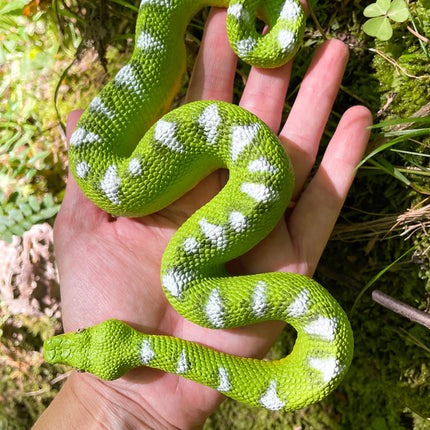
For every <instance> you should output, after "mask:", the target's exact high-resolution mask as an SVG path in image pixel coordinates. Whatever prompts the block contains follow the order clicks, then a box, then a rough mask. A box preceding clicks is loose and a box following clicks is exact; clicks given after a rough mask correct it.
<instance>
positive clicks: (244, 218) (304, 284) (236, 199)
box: [44, 0, 353, 410]
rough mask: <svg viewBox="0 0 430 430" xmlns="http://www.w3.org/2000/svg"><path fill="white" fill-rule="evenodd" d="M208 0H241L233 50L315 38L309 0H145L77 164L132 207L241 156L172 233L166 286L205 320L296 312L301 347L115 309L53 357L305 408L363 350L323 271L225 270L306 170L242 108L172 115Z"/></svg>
mask: <svg viewBox="0 0 430 430" xmlns="http://www.w3.org/2000/svg"><path fill="white" fill-rule="evenodd" d="M204 6H219V7H228V14H227V30H228V34H229V38H230V42H231V45H232V48H233V49H234V50H235V52H236V53H237V54H238V55H239V56H240V57H241V58H243V59H244V60H245V61H247V62H249V63H250V64H253V65H256V66H259V67H277V66H280V65H281V64H283V63H285V62H286V61H287V60H288V59H290V58H291V57H292V56H293V55H294V53H295V52H296V51H297V49H298V47H299V45H300V43H301V39H302V36H303V32H304V14H303V11H302V9H301V6H300V3H299V2H298V1H296V0H273V1H267V0H266V1H263V0H261V1H256V0H232V1H227V0H142V2H141V5H140V10H139V15H138V19H137V25H136V40H135V49H134V53H133V56H132V58H131V60H130V62H129V63H128V64H127V65H126V66H125V67H123V68H122V69H121V70H120V71H119V72H118V74H117V75H116V77H115V78H114V80H113V81H112V82H110V83H109V84H108V85H107V86H106V87H105V88H104V89H103V90H102V92H101V93H100V94H99V96H97V97H96V98H95V99H94V100H93V101H92V102H91V104H90V106H89V107H88V109H87V110H86V111H85V112H84V114H83V116H82V117H81V119H80V121H79V123H78V124H77V127H76V129H75V131H74V133H73V134H72V137H71V140H70V149H69V160H70V168H71V170H72V172H73V174H74V176H75V178H76V181H77V182H78V184H79V186H80V187H81V188H82V190H83V191H84V193H85V194H86V195H87V196H88V197H89V198H90V199H91V200H92V201H93V202H94V203H95V204H96V205H97V206H99V207H100V208H102V209H104V210H105V211H107V212H109V213H111V214H113V215H116V216H132V217H133V216H143V215H147V214H151V213H154V212H156V211H158V210H160V209H162V208H164V207H166V206H167V205H169V204H170V203H172V202H173V201H174V200H176V199H177V198H178V197H180V196H181V195H183V194H184V193H186V192H187V191H189V190H190V189H191V188H192V187H193V186H195V185H196V184H197V183H198V182H199V181H201V180H202V179H203V178H204V177H206V176H207V175H208V174H210V173H211V172H213V171H215V170H217V169H219V168H227V169H228V170H229V179H228V182H227V184H226V186H225V187H224V188H223V189H222V190H221V191H220V192H219V194H218V195H217V196H215V197H214V198H213V199H212V200H211V201H210V202H208V203H207V204H206V205H205V206H203V207H202V208H200V209H199V210H197V211H196V212H195V213H194V214H193V215H192V216H191V217H190V218H189V219H188V220H187V221H186V222H185V223H184V224H183V225H182V226H181V227H180V228H179V230H178V231H177V232H176V234H175V235H174V236H173V238H172V239H171V241H170V242H169V244H168V246H167V248H166V251H165V253H164V255H163V259H162V264H161V283H162V286H163V289H164V291H165V294H166V296H167V298H168V300H169V301H170V303H171V304H172V305H173V306H174V308H175V309H176V310H177V311H178V312H179V313H180V314H181V315H183V316H184V317H185V318H187V319H189V320H191V321H193V322H194V323H197V324H199V325H201V326H204V327H209V328H214V329H222V328H233V327H238V326H244V325H248V324H253V323H256V322H259V321H267V320H283V321H285V322H287V323H289V324H291V325H292V326H293V327H294V328H295V329H296V331H297V339H296V343H295V346H294V349H293V351H292V352H291V354H289V355H288V356H287V357H285V358H283V359H282V360H278V361H273V362H267V361H262V360H256V359H251V358H242V357H237V356H231V355H228V354H225V353H222V352H218V351H214V350H211V349H209V348H206V347H203V346H201V345H199V344H196V343H193V342H189V341H184V340H181V339H177V338H173V337H168V336H158V335H147V334H144V333H139V332H137V331H135V330H133V329H132V328H131V327H129V326H128V325H126V324H125V323H123V322H120V321H117V320H108V321H105V322H103V323H101V324H99V325H97V326H94V327H89V328H86V329H84V330H80V331H78V332H76V333H68V334H64V335H60V336H55V337H53V338H50V339H48V340H47V341H46V342H45V345H44V355H45V358H46V360H47V361H49V362H51V363H56V362H61V363H66V364H71V365H73V366H75V367H77V368H79V369H81V370H83V371H87V372H91V373H93V374H95V375H97V376H99V377H100V378H102V379H105V380H113V379H116V378H119V377H121V376H122V375H123V374H124V373H125V372H127V371H128V370H130V369H132V368H134V367H138V366H142V365H145V366H150V367H155V368H159V369H162V370H165V371H167V372H170V373H175V374H178V375H181V376H183V377H185V378H188V379H191V380H193V381H197V382H199V383H202V384H205V385H207V386H209V387H212V388H214V389H216V390H218V391H220V392H221V393H223V394H225V395H227V396H229V397H231V398H234V399H237V400H239V401H241V402H245V403H248V404H250V405H254V406H261V407H265V408H267V409H270V410H295V409H299V408H302V407H304V406H307V405H309V404H311V403H314V402H316V401H319V400H320V399H322V398H323V397H325V396H326V395H328V394H329V393H330V392H331V391H332V390H333V389H334V388H335V387H336V386H337V385H338V384H339V382H340V381H341V379H342V378H343V376H344V375H345V373H346V371H347V369H348V367H349V365H350V363H351V360H352V354H353V338H352V331H351V327H350V324H349V322H348V319H347V318H346V315H345V313H344V312H343V310H342V308H341V307H340V306H339V304H338V303H337V302H336V301H335V300H334V299H333V297H331V296H330V294H329V293H328V292H327V291H326V290H325V289H324V288H323V287H322V286H320V285H319V284H318V283H317V282H315V281H313V280H312V279H309V278H307V277H304V276H301V275H297V274H292V273H278V272H276V273H264V274H258V275H248V276H230V275H229V274H228V273H227V271H226V269H225V263H226V262H228V261H230V260H232V259H234V258H236V257H238V256H240V255H242V254H244V253H245V252H247V251H248V250H250V249H251V248H252V247H254V246H255V245H256V244H257V243H258V242H259V241H260V240H261V239H262V238H264V237H265V236H266V235H267V234H268V233H269V232H270V231H271V230H272V229H273V228H274V226H275V225H276V224H277V222H278V221H279V219H280V218H281V217H282V216H283V213H284V211H285V209H286V206H287V205H288V202H289V199H290V197H291V194H292V190H293V184H294V175H293V170H292V167H291V164H290V161H289V158H288V156H287V155H286V153H285V151H284V149H283V147H282V145H281V144H280V142H279V140H278V139H277V137H276V136H275V135H274V134H273V132H272V131H271V130H270V129H269V128H268V127H267V126H266V125H265V124H264V123H263V122H262V121H260V120H259V119H258V118H257V117H256V116H255V115H253V114H251V113H250V112H248V111H246V110H244V109H242V108H240V107H238V106H234V105H232V104H229V103H225V102H219V101H201V102H194V103H190V104H187V105H185V106H182V107H180V108H178V109H175V110H173V111H171V112H169V113H167V114H165V112H167V111H168V109H169V106H170V104H171V102H172V100H173V97H174V96H175V94H176V92H177V91H178V89H179V86H180V82H179V81H180V77H181V72H182V71H183V70H184V67H185V48H184V42H183V40H182V37H179V36H182V35H183V34H184V32H185V29H186V26H187V25H188V23H189V21H190V19H191V17H192V16H193V15H194V14H195V13H196V12H197V11H198V10H199V9H200V8H202V7H204ZM255 16H258V17H260V18H261V19H263V20H264V21H265V22H267V23H268V24H269V31H268V32H267V34H266V35H264V36H261V35H259V34H258V33H257V32H256V30H255ZM178 71H179V72H178ZM164 114H165V115H164ZM160 118H161V119H160ZM142 136H143V137H142Z"/></svg>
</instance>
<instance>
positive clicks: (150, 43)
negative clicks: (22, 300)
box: [136, 31, 164, 51]
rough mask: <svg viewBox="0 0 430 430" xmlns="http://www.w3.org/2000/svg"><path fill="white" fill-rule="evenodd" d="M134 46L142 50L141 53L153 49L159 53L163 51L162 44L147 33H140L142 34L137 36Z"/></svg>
mask: <svg viewBox="0 0 430 430" xmlns="http://www.w3.org/2000/svg"><path fill="white" fill-rule="evenodd" d="M136 46H137V47H138V48H139V49H142V50H143V51H146V50H148V49H151V48H154V49H157V50H160V51H161V50H163V49H164V44H163V42H161V41H160V40H158V39H156V38H155V37H154V36H152V35H151V34H149V33H147V32H146V31H142V33H140V34H139V37H138V38H137V40H136Z"/></svg>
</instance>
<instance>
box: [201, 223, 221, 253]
mask: <svg viewBox="0 0 430 430" xmlns="http://www.w3.org/2000/svg"><path fill="white" fill-rule="evenodd" d="M199 226H200V228H201V229H202V232H203V234H204V235H205V236H206V238H207V239H208V240H209V242H211V243H212V244H213V245H214V246H216V247H217V248H218V249H221V250H224V249H225V248H226V247H227V236H226V234H225V229H224V227H223V226H221V225H216V224H211V223H209V222H207V220H206V218H202V219H201V220H200V221H199Z"/></svg>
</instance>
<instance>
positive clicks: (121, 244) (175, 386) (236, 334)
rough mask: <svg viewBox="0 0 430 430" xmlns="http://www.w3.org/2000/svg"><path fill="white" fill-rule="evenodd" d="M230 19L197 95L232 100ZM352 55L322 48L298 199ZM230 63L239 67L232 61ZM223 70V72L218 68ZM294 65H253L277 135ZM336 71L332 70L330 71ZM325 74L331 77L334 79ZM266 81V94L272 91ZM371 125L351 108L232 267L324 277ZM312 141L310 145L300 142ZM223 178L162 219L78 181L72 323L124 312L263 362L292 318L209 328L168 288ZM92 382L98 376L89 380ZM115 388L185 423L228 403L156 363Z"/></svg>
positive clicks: (63, 219)
mask: <svg viewBox="0 0 430 430" xmlns="http://www.w3.org/2000/svg"><path fill="white" fill-rule="evenodd" d="M224 20H225V16H224V12H217V13H216V14H213V15H212V17H211V19H210V21H209V23H208V29H207V33H206V41H205V42H204V43H203V47H202V53H201V55H200V56H199V59H198V60H197V64H196V69H195V73H194V79H193V80H192V82H191V86H190V91H189V95H188V99H189V101H191V100H193V99H196V98H213V99H221V100H226V101H230V99H231V90H229V89H228V88H224V89H223V85H224V86H225V85H227V87H229V86H230V87H231V85H232V76H234V68H235V59H234V56H233V55H232V54H231V51H230V50H229V48H228V46H226V45H227V44H228V42H227V41H226V40H225V35H224V31H223V28H224ZM211 38H213V39H214V40H216V42H215V41H211V40H210V39H211ZM205 46H211V47H213V46H216V47H218V48H219V49H220V52H222V53H223V54H222V55H223V59H221V61H220V60H219V59H218V61H217V63H216V64H218V66H215V65H214V64H215V63H210V64H211V66H210V67H208V66H207V64H208V61H210V59H208V56H210V55H213V56H216V55H219V53H217V52H213V50H212V51H211V53H208V52H207V51H205V49H204V47H205ZM346 59H347V53H346V51H345V48H344V46H343V45H342V44H340V43H337V42H333V43H329V44H326V46H325V47H323V48H322V49H320V50H319V53H318V54H317V55H316V56H315V58H314V61H313V63H312V65H311V67H310V69H309V71H308V74H307V77H306V78H305V80H304V82H303V84H302V89H301V91H300V93H299V95H298V97H297V100H296V103H295V106H294V108H293V111H292V112H291V114H290V117H289V120H288V121H287V124H286V125H285V127H284V128H283V130H282V132H281V134H280V138H281V141H283V143H284V144H285V146H286V148H287V152H289V153H290V155H291V156H292V161H293V164H294V168H295V171H296V191H295V197H294V198H298V195H299V192H300V190H301V188H302V186H303V183H304V181H305V179H306V177H307V175H308V173H309V170H310V168H311V166H312V162H313V159H314V157H315V154H316V151H317V147H318V142H319V138H320V136H321V134H322V130H323V129H324V125H325V122H326V120H327V117H328V114H329V112H330V108H331V104H332V103H333V99H334V97H335V94H336V92H337V90H338V87H339V84H340V80H341V77H342V73H343V68H344V66H345V64H346ZM212 60H213V58H212ZM223 60H224V61H223ZM226 64H227V65H229V66H230V67H227V68H226V66H225V65H226ZM223 65H224V71H223V72H221V73H220V71H219V70H216V68H217V67H223ZM204 66H206V69H205V67H204ZM290 66H291V65H287V66H285V67H284V68H281V69H278V70H276V71H271V72H267V71H258V70H253V72H252V74H251V76H250V78H249V81H248V85H247V87H246V90H245V93H244V96H243V98H242V102H241V104H242V105H243V106H244V107H246V108H248V109H249V110H251V111H254V113H256V114H257V115H259V116H260V117H262V119H263V120H264V121H265V122H266V123H268V125H269V126H271V127H272V128H273V129H274V130H276V129H278V128H279V125H280V116H281V112H282V107H283V102H284V95H282V97H280V95H279V93H281V94H283V93H285V91H286V88H287V85H288V76H289V70H290ZM211 67H212V69H214V70H212V72H213V76H219V77H218V80H216V81H214V82H212V83H211V79H210V76H206V78H207V79H201V74H202V70H203V69H205V73H207V75H211V73H210V69H211ZM327 67H329V69H330V70H329V72H327V71H326V72H324V70H325V69H326V68H327ZM208 69H209V72H208ZM232 70H233V73H232ZM318 73H319V74H320V75H321V76H320V77H318ZM226 75H227V77H226ZM324 76H325V77H326V82H323V81H322V79H324ZM306 79H307V80H306ZM225 82H227V84H225ZM318 82H319V83H320V84H321V85H322V86H323V87H324V88H323V89H325V91H321V92H320V93H319V95H318V94H315V93H312V90H315V86H317V83H318ZM264 86H265V87H266V89H267V90H266V92H262V89H261V88H262V87H264ZM220 88H221V89H220ZM311 93H312V94H311ZM277 99H279V100H277ZM265 100H270V104H266V105H263V102H264V101H265ZM262 106H264V110H262V109H263V107H262ZM305 113H306V115H309V117H310V118H312V120H311V121H310V123H311V127H309V130H306V129H305V128H304V126H305V125H307V124H308V123H309V119H308V118H304V114H305ZM313 114H314V116H312V115H313ZM297 118H302V119H301V120H298V119H297ZM75 119H77V118H76V115H74V118H71V120H70V124H69V125H68V126H69V128H70V129H73V127H74V123H75V122H76V121H74V120H75ZM369 123H370V119H369V114H368V112H367V111H365V110H364V109H362V108H355V109H354V110H350V111H349V113H347V114H345V116H344V118H343V119H342V120H341V123H340V125H339V127H338V130H337V132H336V134H335V137H334V138H333V140H332V142H331V143H330V146H329V148H328V149H327V151H326V156H325V158H324V160H325V161H324V160H323V164H322V166H321V167H320V169H319V171H318V173H317V175H316V176H315V178H314V179H313V181H312V182H311V184H310V185H309V186H308V187H307V189H306V191H305V192H304V193H303V194H302V195H301V196H300V198H299V199H298V200H297V202H296V204H295V207H294V209H293V210H292V211H291V213H290V214H289V216H288V219H283V220H281V222H280V223H279V224H278V226H277V227H276V229H275V230H276V231H275V232H272V234H270V235H269V237H268V238H266V239H265V240H264V241H263V242H262V243H261V244H259V245H258V246H257V247H256V248H255V249H253V250H252V251H251V252H249V253H248V254H247V255H245V256H243V257H241V258H240V259H238V261H236V262H235V263H234V264H233V265H232V267H231V270H232V271H233V272H237V273H258V272H269V271H275V270H283V271H292V272H298V273H303V274H306V275H312V274H313V271H314V268H315V266H316V264H317V262H318V259H319V257H320V255H321V253H322V250H323V249H324V246H325V244H326V241H327V239H328V236H329V234H330V232H331V229H332V226H333V224H334V222H335V219H336V217H337V215H338V212H339V210H340V207H341V206H342V203H343V201H344V198H345V196H346V192H347V190H348V188H349V185H350V183H351V181H352V177H353V175H352V170H353V168H354V167H355V165H356V164H357V162H358V161H359V159H360V157H361V154H362V151H363V150H364V147H365V144H366V142H367V137H368V136H367V132H365V131H364V128H365V126H366V125H368V124H369ZM312 125H313V127H312ZM70 131H71V130H70ZM69 135H70V133H69ZM351 139H352V140H353V141H352V142H351ZM299 140H300V141H299ZM343 140H347V141H349V143H350V145H351V148H352V149H351V148H350V149H348V152H346V150H345V149H343V150H342V148H341V145H342V141H343ZM302 142H304V145H302V146H301V147H299V144H301V143H302ZM223 183H224V174H223V172H215V173H214V174H212V175H211V176H210V177H208V178H207V179H205V180H204V181H203V182H202V183H201V184H199V185H198V186H197V187H196V188H195V189H193V190H192V191H190V192H189V193H188V194H187V195H186V196H184V197H183V198H181V199H179V200H178V201H177V202H175V203H174V204H173V205H171V206H170V207H169V208H167V209H165V210H163V211H161V212H159V213H157V214H153V215H151V216H147V217H143V218H140V219H127V218H119V219H116V220H112V219H111V217H110V216H109V215H107V214H106V213H104V212H102V211H101V210H99V209H98V208H96V207H95V206H94V205H93V204H92V203H90V202H89V201H88V200H87V199H86V197H85V196H84V195H83V194H82V193H81V191H80V190H79V189H78V187H77V185H76V183H75V182H74V180H73V178H72V177H70V178H69V183H68V187H67V192H66V196H65V200H64V202H63V206H62V209H61V211H60V214H59V215H58V217H57V221H56V226H55V248H56V255H57V261H58V265H59V270H60V276H61V284H62V302H63V320H64V326H65V330H66V331H71V330H76V329H78V328H80V327H86V326H90V325H94V324H97V323H99V322H101V321H103V320H106V319H108V318H117V319H120V320H123V321H125V322H127V323H129V324H131V325H133V326H134V327H135V328H136V329H138V330H140V331H143V332H146V333H157V334H164V335H172V336H175V337H180V338H184V339H189V340H193V341H196V342H199V343H202V344H204V345H207V346H209V347H212V348H215V349H219V350H223V351H225V352H228V353H233V354H236V355H242V356H255V357H261V356H262V355H263V354H264V353H265V352H266V351H267V349H268V348H269V347H270V345H271V344H272V343H273V341H274V339H275V338H276V336H277V334H278V333H279V331H280V329H281V328H282V324H280V323H279V322H268V323H264V324H259V325H256V326H252V327H244V328H239V329H234V330H220V331H215V330H209V329H205V328H202V327H199V326H196V325H195V324H193V323H191V322H189V321H187V320H185V319H184V318H183V317H181V316H180V315H179V314H178V313H177V312H176V311H175V310H174V309H173V308H172V307H171V306H170V304H169V303H168V302H167V300H166V298H165V296H164V293H163V291H162V289H161V285H160V262H161V257H162V254H163V252H164V249H165V247H166V245H167V243H168V241H169V240H170V238H171V236H172V235H173V233H174V232H175V231H176V229H177V228H178V226H179V225H180V224H181V223H182V222H183V221H184V220H185V219H186V218H188V217H189V216H190V215H191V214H192V213H193V212H194V211H195V210H196V209H197V208H199V207H200V206H201V205H202V204H204V202H206V201H208V200H209V199H210V198H211V197H212V196H213V195H215V194H216V193H217V192H218V191H219V190H220V188H221V186H222V184H223ZM88 378H93V377H92V376H90V375H88ZM99 383H100V384H104V383H103V382H99ZM109 384H111V385H110V388H111V389H112V390H113V391H115V392H116V393H120V394H121V396H123V397H124V398H130V399H133V400H134V402H136V404H138V405H139V404H140V405H144V407H145V409H146V410H147V411H148V410H149V411H152V412H150V413H152V414H153V415H154V416H161V417H162V416H166V417H169V418H168V422H169V423H171V424H174V425H177V426H179V427H186V426H187V425H190V423H192V424H196V423H199V422H201V420H203V419H204V418H205V417H206V416H207V415H208V414H209V413H210V411H211V410H213V409H214V408H215V407H216V406H217V405H218V404H219V402H220V401H221V399H222V397H221V395H220V394H219V393H217V392H215V391H214V390H211V389H209V388H207V387H205V386H202V385H199V384H196V383H193V382H190V381H188V380H185V379H183V378H180V377H178V376H175V375H170V374H165V373H162V372H160V371H157V370H153V369H149V368H142V369H135V370H133V371H131V372H129V374H127V375H126V376H125V377H124V378H121V379H120V380H117V381H114V382H111V383H109ZM184 411H186V413H184Z"/></svg>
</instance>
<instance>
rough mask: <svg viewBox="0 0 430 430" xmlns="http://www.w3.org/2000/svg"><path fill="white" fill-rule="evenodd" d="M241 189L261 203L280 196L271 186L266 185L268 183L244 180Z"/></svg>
mask: <svg viewBox="0 0 430 430" xmlns="http://www.w3.org/2000/svg"><path fill="white" fill-rule="evenodd" d="M240 191H242V192H243V193H245V194H248V196H249V197H252V198H253V199H254V200H257V202H260V203H266V202H269V201H271V200H276V199H278V198H279V195H278V193H277V192H276V191H275V190H273V189H272V188H270V187H266V185H263V184H253V183H251V182H244V183H243V184H242V185H241V187H240Z"/></svg>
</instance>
